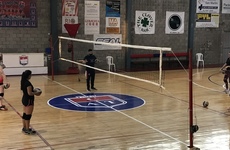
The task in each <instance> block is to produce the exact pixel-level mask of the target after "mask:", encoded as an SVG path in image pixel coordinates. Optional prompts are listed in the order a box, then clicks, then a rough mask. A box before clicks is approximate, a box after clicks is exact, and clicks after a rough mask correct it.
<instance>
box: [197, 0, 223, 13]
mask: <svg viewBox="0 0 230 150" xmlns="http://www.w3.org/2000/svg"><path fill="white" fill-rule="evenodd" d="M219 12H220V0H197V4H196V13H216V14H218V13H219Z"/></svg>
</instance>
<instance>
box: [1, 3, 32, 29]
mask: <svg viewBox="0 0 230 150" xmlns="http://www.w3.org/2000/svg"><path fill="white" fill-rule="evenodd" d="M36 2H37V1H36V0H0V27H37V6H36Z"/></svg>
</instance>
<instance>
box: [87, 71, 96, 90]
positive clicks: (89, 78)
mask: <svg viewBox="0 0 230 150" xmlns="http://www.w3.org/2000/svg"><path fill="white" fill-rule="evenodd" d="M94 80H95V71H86V83H87V89H90V83H91V88H93V87H94ZM90 81H91V82H90Z"/></svg>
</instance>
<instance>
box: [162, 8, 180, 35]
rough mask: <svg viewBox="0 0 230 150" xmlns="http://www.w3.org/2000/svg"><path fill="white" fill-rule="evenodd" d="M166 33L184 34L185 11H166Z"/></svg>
mask: <svg viewBox="0 0 230 150" xmlns="http://www.w3.org/2000/svg"><path fill="white" fill-rule="evenodd" d="M165 23H166V25H165V33H166V34H183V33H184V12H170V11H167V12H166V21H165Z"/></svg>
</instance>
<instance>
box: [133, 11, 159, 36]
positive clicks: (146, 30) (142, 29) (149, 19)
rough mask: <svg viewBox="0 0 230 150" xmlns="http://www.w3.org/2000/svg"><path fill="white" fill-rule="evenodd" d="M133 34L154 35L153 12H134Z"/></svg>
mask: <svg viewBox="0 0 230 150" xmlns="http://www.w3.org/2000/svg"><path fill="white" fill-rule="evenodd" d="M135 33H136V34H154V33H155V11H136V16H135Z"/></svg>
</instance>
